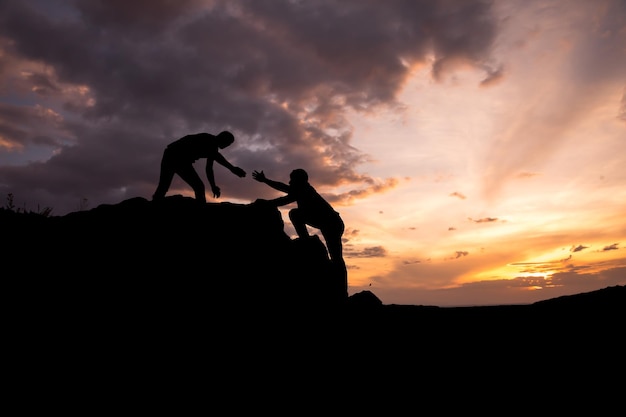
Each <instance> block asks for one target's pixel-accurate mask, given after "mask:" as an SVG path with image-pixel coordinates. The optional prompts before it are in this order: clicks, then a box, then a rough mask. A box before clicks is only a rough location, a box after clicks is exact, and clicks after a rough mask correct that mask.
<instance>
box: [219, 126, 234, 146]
mask: <svg viewBox="0 0 626 417" xmlns="http://www.w3.org/2000/svg"><path fill="white" fill-rule="evenodd" d="M234 141H235V136H233V134H232V133H230V132H229V131H228V130H224V131H223V132H220V133H219V134H218V135H217V146H218V147H219V148H220V149H224V148H225V147H227V146H230V145H232V144H233V142H234Z"/></svg>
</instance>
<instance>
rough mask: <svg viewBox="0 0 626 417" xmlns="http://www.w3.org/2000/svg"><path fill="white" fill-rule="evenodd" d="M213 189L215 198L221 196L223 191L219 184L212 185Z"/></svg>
mask: <svg viewBox="0 0 626 417" xmlns="http://www.w3.org/2000/svg"><path fill="white" fill-rule="evenodd" d="M211 191H213V197H215V198H220V195H222V191H221V190H220V187H218V186H217V185H213V186H211Z"/></svg>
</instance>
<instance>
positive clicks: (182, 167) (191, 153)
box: [152, 131, 246, 203]
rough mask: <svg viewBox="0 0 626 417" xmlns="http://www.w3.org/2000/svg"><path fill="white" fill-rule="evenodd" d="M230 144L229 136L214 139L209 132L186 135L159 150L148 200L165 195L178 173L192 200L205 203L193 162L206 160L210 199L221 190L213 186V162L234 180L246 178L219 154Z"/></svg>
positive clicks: (244, 174) (220, 134)
mask: <svg viewBox="0 0 626 417" xmlns="http://www.w3.org/2000/svg"><path fill="white" fill-rule="evenodd" d="M234 141H235V137H234V136H233V134H232V133H230V132H228V131H223V132H221V133H219V134H218V135H217V136H215V135H212V134H210V133H196V134H192V135H187V136H184V137H182V138H180V139H178V140H177V141H174V142H172V143H170V144H169V145H168V146H167V147H166V148H165V151H163V158H162V159H161V174H160V176H159V185H158V186H157V189H156V191H155V192H154V195H153V196H152V199H153V200H160V199H162V198H164V197H165V193H167V190H169V188H170V185H171V184H172V179H173V178H174V174H178V176H179V177H180V178H182V180H183V181H185V182H186V183H187V184H189V185H190V186H191V188H192V189H193V191H194V193H195V195H196V200H198V201H200V202H202V203H206V196H205V195H204V191H205V188H204V183H203V182H202V179H200V176H199V175H198V173H197V172H196V170H195V169H194V167H193V163H194V162H195V161H197V160H198V159H200V158H206V177H207V179H208V180H209V184H210V186H211V191H212V192H213V197H215V198H219V196H220V195H221V191H220V187H218V186H217V184H216V183H215V176H214V174H213V162H217V163H218V164H220V165H223V166H225V167H226V168H228V169H229V170H230V171H231V172H232V173H233V174H235V175H237V176H238V177H245V176H246V172H245V171H244V170H243V169H241V168H239V167H236V166H234V165H232V164H231V163H230V162H228V161H227V160H226V158H224V156H223V155H222V154H221V153H220V152H219V150H220V149H224V148H226V147H227V146H230V145H232V144H233V142H234Z"/></svg>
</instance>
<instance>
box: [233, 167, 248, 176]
mask: <svg viewBox="0 0 626 417" xmlns="http://www.w3.org/2000/svg"><path fill="white" fill-rule="evenodd" d="M231 171H232V173H233V174H235V175H236V176H238V177H239V178H243V177H245V176H246V171H244V170H243V169H241V168H239V167H233V169H232V170H231Z"/></svg>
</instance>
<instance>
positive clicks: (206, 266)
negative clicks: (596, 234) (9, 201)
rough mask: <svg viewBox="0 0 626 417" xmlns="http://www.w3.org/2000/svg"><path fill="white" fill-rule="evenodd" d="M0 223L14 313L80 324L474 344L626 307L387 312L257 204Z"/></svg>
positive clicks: (603, 296)
mask: <svg viewBox="0 0 626 417" xmlns="http://www.w3.org/2000/svg"><path fill="white" fill-rule="evenodd" d="M0 225H1V226H2V233H3V234H2V242H1V243H0V244H1V245H2V253H3V257H4V259H5V262H4V272H5V273H4V274H3V275H4V277H5V281H6V282H8V283H9V284H10V285H11V286H12V287H13V288H14V291H13V292H12V293H10V294H11V295H10V298H11V300H12V302H13V303H14V309H13V313H14V316H15V317H20V316H22V317H28V316H31V317H60V318H62V319H60V321H61V322H63V323H67V324H71V323H74V324H76V325H79V326H80V325H82V324H84V323H83V322H89V323H91V324H94V323H99V324H101V325H103V326H113V327H114V328H118V329H122V328H125V327H130V328H135V327H136V326H138V324H137V322H138V321H139V322H141V323H142V325H141V326H143V327H150V326H151V325H157V326H158V327H163V326H164V325H170V326H172V328H175V329H182V328H185V327H188V328H200V327H210V328H213V329H215V328H228V327H229V326H231V325H232V323H233V321H235V322H237V323H239V324H240V325H243V326H248V329H251V330H255V329H257V328H259V324H262V325H261V326H260V328H261V329H268V328H269V327H272V326H274V327H275V328H276V329H277V330H278V331H282V330H284V329H292V330H293V329H294V326H293V323H294V320H305V321H308V323H311V324H320V326H321V328H326V329H328V330H334V329H335V328H336V329H339V330H341V331H343V332H344V333H346V334H347V333H352V336H353V340H358V339H360V338H361V337H365V338H369V337H373V338H381V337H385V338H389V340H391V339H393V338H399V339H403V338H408V339H407V340H414V339H415V338H422V337H427V338H430V339H432V340H447V339H448V338H452V339H454V340H456V338H458V337H462V338H464V340H470V339H472V338H475V337H476V335H477V334H479V333H481V332H482V333H483V337H485V338H486V337H492V336H496V335H499V336H507V335H508V336H511V337H518V336H520V335H526V336H529V337H530V336H532V335H533V334H536V333H537V332H548V333H549V334H558V332H559V331H565V330H560V329H568V328H578V329H583V330H585V331H596V330H598V329H601V328H602V327H603V326H604V325H607V326H609V325H612V324H615V321H616V320H619V321H620V322H621V320H623V317H624V311H625V310H624V308H625V305H626V290H625V287H623V286H621V287H620V286H616V287H610V288H606V289H605V290H601V291H596V292H593V293H589V294H580V295H578V296H570V297H560V298H558V299H553V300H546V301H544V302H540V303H535V304H533V305H528V306H494V307H463V308H440V307H436V306H401V305H383V304H382V303H381V302H380V300H379V299H378V298H377V297H376V295H375V294H373V293H371V292H369V291H364V292H361V293H358V294H354V295H352V296H351V297H349V299H347V300H346V299H345V298H344V294H343V291H342V285H341V282H339V281H338V280H337V279H336V278H334V276H333V273H332V268H331V265H330V261H329V259H328V255H327V253H326V250H325V248H324V246H323V243H322V242H321V241H320V240H319V238H317V237H313V238H311V239H309V240H306V241H301V240H294V241H292V240H290V239H289V237H288V236H287V235H286V234H285V232H284V223H283V220H282V218H281V215H280V212H279V211H278V210H277V209H276V208H275V207H267V206H262V205H256V204H232V203H215V204H198V203H197V202H196V201H195V200H193V199H191V198H186V197H182V196H173V197H168V198H166V199H165V200H164V201H162V202H158V203H157V202H151V201H148V200H146V199H143V198H133V199H129V200H126V201H123V202H121V203H119V204H115V205H101V206H99V207H97V208H95V209H92V210H89V211H79V212H75V213H70V214H68V215H65V216H58V217H45V216H40V215H37V214H33V213H16V212H13V211H9V210H0ZM81 323H82V324H81ZM155 323H158V324H155ZM283 324H284V325H285V327H284V328H283V327H281V326H282V325H283ZM420 335H422V336H420ZM472 335H473V336H472ZM431 336H432V337H431ZM407 340H405V342H407ZM457 342H458V341H457ZM407 343H408V342H407Z"/></svg>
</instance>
